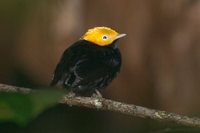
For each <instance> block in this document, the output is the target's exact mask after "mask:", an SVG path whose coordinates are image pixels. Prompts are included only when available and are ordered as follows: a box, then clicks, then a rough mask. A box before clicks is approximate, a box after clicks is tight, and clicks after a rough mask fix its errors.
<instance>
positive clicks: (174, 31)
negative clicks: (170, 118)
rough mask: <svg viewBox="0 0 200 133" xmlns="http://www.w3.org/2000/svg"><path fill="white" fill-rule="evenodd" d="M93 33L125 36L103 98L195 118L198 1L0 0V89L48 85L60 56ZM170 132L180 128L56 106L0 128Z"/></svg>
mask: <svg viewBox="0 0 200 133" xmlns="http://www.w3.org/2000/svg"><path fill="white" fill-rule="evenodd" d="M95 26H108V27H111V28H113V29H115V30H117V31H118V32H120V33H126V34H127V37H125V38H123V39H122V40H120V46H119V47H120V49H121V53H122V56H123V65H122V69H121V72H120V74H119V75H118V77H117V79H115V80H114V81H113V82H112V84H111V85H110V86H109V87H108V88H107V89H106V90H105V91H104V92H103V96H104V97H106V98H109V99H113V100H117V101H122V102H126V103H132V104H136V105H141V106H146V107H151V108H156V109H161V110H166V111H170V112H177V113H181V114H187V115H195V116H200V102H199V101H200V1H198V0H173V1H172V0H101V1H97V0H96V1H95V0H34V1H33V0H1V1H0V83H6V84H12V85H17V86H24V87H38V86H48V85H49V83H50V80H51V78H52V73H53V70H54V68H55V66H56V64H57V62H58V60H59V58H60V56H61V54H62V52H63V51H64V50H65V49H66V48H67V47H68V46H69V45H70V44H72V43H73V42H75V41H76V40H78V39H79V38H80V37H81V35H83V34H84V32H86V30H87V29H88V28H92V27H95ZM168 127H170V129H171V127H175V128H176V129H177V128H179V127H177V125H174V124H171V123H161V122H156V121H153V120H148V119H140V118H132V117H129V116H124V115H121V114H117V113H111V112H102V111H95V110H90V109H85V108H78V107H67V106H66V105H57V106H56V107H53V108H51V109H49V110H47V111H45V112H44V113H42V114H41V115H40V116H39V117H38V118H37V119H34V120H33V121H32V122H31V123H30V124H29V125H28V126H27V127H23V128H22V127H18V126H17V125H15V124H13V123H10V122H7V123H2V122H1V123H0V132H1V133H7V132H28V133H29V132H30V133H36V132H37V133H38V132H48V133H54V132H56V133H62V132H71V133H73V132H83V133H88V132H97V133H98V132H99V133H102V132H106V133H110V132H117V133H118V132H119V133H122V132H123V133H124V132H127V133H129V132H134V131H135V132H150V133H152V132H162V131H165V129H166V128H168ZM184 131H186V130H184ZM176 132H178V131H176Z"/></svg>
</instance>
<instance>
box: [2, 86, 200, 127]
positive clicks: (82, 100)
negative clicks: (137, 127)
mask: <svg viewBox="0 0 200 133" xmlns="http://www.w3.org/2000/svg"><path fill="white" fill-rule="evenodd" d="M31 91H32V90H31V89H29V88H23V87H15V86H10V85H5V84H0V92H18V93H25V94H27V93H30V92H31ZM60 103H63V104H67V105H76V106H82V107H87V108H93V109H98V110H106V111H113V112H118V113H121V114H126V115H129V116H136V117H142V118H151V119H154V120H160V121H169V122H170V121H171V122H175V123H177V124H181V125H185V126H190V127H199V128H200V118H197V117H196V118H194V117H193V118H191V117H188V116H185V115H180V114H176V113H168V112H166V111H160V110H155V109H149V108H146V107H141V106H136V105H133V104H126V103H121V102H117V101H113V100H108V99H105V98H94V97H70V96H68V95H66V96H65V97H64V98H63V100H61V101H60Z"/></svg>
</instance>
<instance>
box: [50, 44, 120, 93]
mask: <svg viewBox="0 0 200 133" xmlns="http://www.w3.org/2000/svg"><path fill="white" fill-rule="evenodd" d="M116 41H117V40H115V41H114V42H113V43H112V44H110V45H108V46H103V47H102V46H98V45H95V44H92V43H91V42H89V41H86V40H79V41H77V42H76V43H74V44H73V45H71V46H70V47H69V48H68V49H66V50H65V51H64V53H63V55H62V57H61V60H60V62H59V63H58V65H57V67H56V69H55V72H54V77H53V80H52V82H51V86H58V87H63V88H66V89H69V90H71V91H73V92H74V93H75V94H77V95H91V94H93V93H94V92H95V90H101V89H103V88H105V87H106V86H107V85H108V84H109V83H110V82H111V81H112V80H113V79H114V78H115V77H116V75H117V73H118V72H119V71H120V67H121V54H120V51H119V49H118V47H117V46H116Z"/></svg>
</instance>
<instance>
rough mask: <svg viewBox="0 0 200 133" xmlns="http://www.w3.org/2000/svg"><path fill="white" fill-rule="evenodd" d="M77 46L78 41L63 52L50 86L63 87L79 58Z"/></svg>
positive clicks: (79, 53)
mask: <svg viewBox="0 0 200 133" xmlns="http://www.w3.org/2000/svg"><path fill="white" fill-rule="evenodd" d="M79 44H80V42H79V41H78V42H76V43H75V44H73V45H72V46H70V47H69V48H68V49H66V50H65V51H64V53H63V55H62V57H61V59H60V62H59V63H58V64H57V66H56V69H55V71H54V76H53V79H52V81H51V84H50V85H51V86H64V83H65V80H66V79H67V78H68V77H69V76H70V73H71V72H70V71H71V70H72V69H73V68H72V67H73V66H74V65H75V63H76V61H77V60H78V57H80V56H81V52H80V48H79Z"/></svg>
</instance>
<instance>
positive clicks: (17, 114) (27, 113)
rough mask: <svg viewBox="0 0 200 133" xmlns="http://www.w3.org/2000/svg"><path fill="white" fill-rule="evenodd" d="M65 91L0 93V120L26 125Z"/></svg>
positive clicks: (55, 102)
mask: <svg viewBox="0 0 200 133" xmlns="http://www.w3.org/2000/svg"><path fill="white" fill-rule="evenodd" d="M64 94H65V93H64V92H63V91H57V90H49V89H48V90H47V89H46V90H35V91H33V92H32V93H30V94H19V93H6V92H4V93H0V121H3V122H4V121H11V122H16V123H17V124H19V125H22V126H23V125H26V124H27V123H28V122H29V121H30V120H32V119H33V118H35V117H36V116H38V115H39V114H40V113H42V111H44V110H45V109H47V108H49V107H52V106H53V105H55V104H57V103H58V101H59V100H60V99H61V97H62V96H63V95H64Z"/></svg>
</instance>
